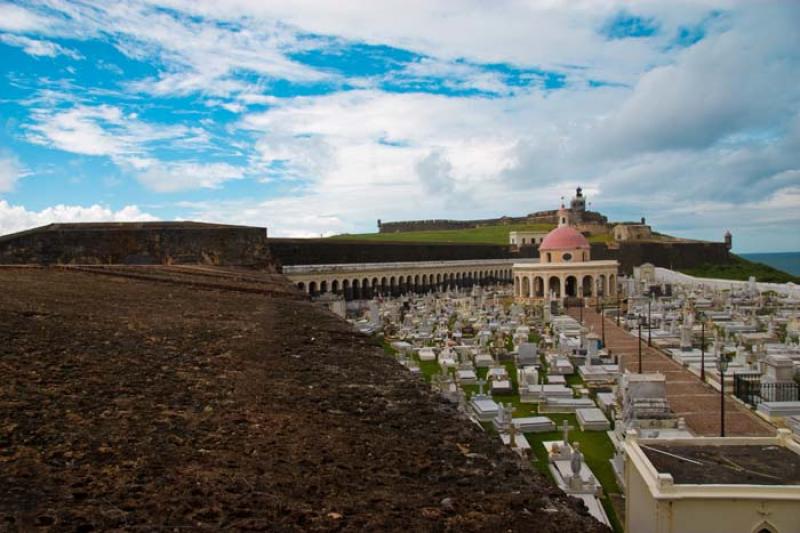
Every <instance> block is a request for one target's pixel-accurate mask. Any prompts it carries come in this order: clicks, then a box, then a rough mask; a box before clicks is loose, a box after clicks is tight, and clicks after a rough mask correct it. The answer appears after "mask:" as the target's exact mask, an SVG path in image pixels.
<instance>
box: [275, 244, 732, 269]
mask: <svg viewBox="0 0 800 533" xmlns="http://www.w3.org/2000/svg"><path fill="white" fill-rule="evenodd" d="M269 242H270V252H271V254H272V256H273V257H274V258H275V259H276V261H278V262H279V263H280V264H282V265H325V264H342V263H389V262H405V261H465V260H470V259H528V258H537V257H539V250H538V248H537V247H535V246H520V247H519V248H518V249H513V248H512V247H511V246H508V245H494V244H422V243H406V242H374V241H343V240H332V239H270V241H269ZM592 259H616V260H618V261H619V262H620V269H621V272H623V273H625V274H631V273H632V272H633V267H635V266H639V265H641V264H643V263H653V264H654V265H656V266H661V267H665V268H688V267H693V266H699V265H702V264H703V263H709V262H712V263H715V262H716V263H726V262H728V260H729V256H728V250H727V249H726V248H725V244H724V243H721V242H720V243H717V242H698V241H675V242H663V243H662V242H623V243H618V244H614V245H612V246H609V245H608V244H605V243H595V244H592Z"/></svg>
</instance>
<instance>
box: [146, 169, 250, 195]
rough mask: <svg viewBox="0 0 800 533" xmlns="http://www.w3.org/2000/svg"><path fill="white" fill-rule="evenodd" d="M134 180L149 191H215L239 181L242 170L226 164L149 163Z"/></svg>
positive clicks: (242, 174)
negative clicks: (236, 180)
mask: <svg viewBox="0 0 800 533" xmlns="http://www.w3.org/2000/svg"><path fill="white" fill-rule="evenodd" d="M143 166H144V168H145V170H144V171H143V172H139V173H137V174H136V178H137V179H138V180H139V181H140V182H141V183H142V185H144V186H145V187H147V188H148V189H150V190H153V191H156V192H175V191H182V190H187V189H199V188H206V189H217V188H219V187H220V186H221V185H222V184H223V183H224V182H226V181H228V180H235V179H241V178H243V177H244V170H243V169H241V168H239V167H235V166H233V165H229V164H227V163H207V164H203V163H192V162H185V161H182V162H175V163H165V162H151V163H150V164H144V165H143Z"/></svg>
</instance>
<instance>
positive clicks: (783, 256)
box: [739, 252, 800, 276]
mask: <svg viewBox="0 0 800 533" xmlns="http://www.w3.org/2000/svg"><path fill="white" fill-rule="evenodd" d="M739 255H741V256H742V257H744V258H745V259H749V260H751V261H758V262H759V263H764V264H765V265H769V266H771V267H774V268H777V269H778V270H783V271H784V272H788V273H789V274H793V275H795V276H800V252H784V253H775V254H739Z"/></svg>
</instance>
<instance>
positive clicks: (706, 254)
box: [592, 241, 730, 274]
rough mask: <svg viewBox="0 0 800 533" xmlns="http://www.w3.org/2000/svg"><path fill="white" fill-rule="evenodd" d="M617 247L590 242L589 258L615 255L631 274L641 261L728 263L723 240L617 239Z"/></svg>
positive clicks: (676, 265)
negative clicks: (590, 251)
mask: <svg viewBox="0 0 800 533" xmlns="http://www.w3.org/2000/svg"><path fill="white" fill-rule="evenodd" d="M617 245H618V249H615V248H613V247H612V248H610V247H609V246H608V245H607V244H592V259H616V260H617V261H619V262H620V270H621V272H624V273H625V274H631V273H632V272H633V267H635V266H639V265H641V264H643V263H652V264H654V265H655V266H658V267H663V268H669V269H671V270H675V269H682V268H692V267H697V266H700V265H702V264H704V263H716V264H719V263H727V262H729V261H730V256H729V254H728V249H727V248H726V247H725V243H722V242H700V241H676V242H654V241H651V242H620V243H617Z"/></svg>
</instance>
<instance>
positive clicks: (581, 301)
mask: <svg viewBox="0 0 800 533" xmlns="http://www.w3.org/2000/svg"><path fill="white" fill-rule="evenodd" d="M581 325H583V298H581Z"/></svg>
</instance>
